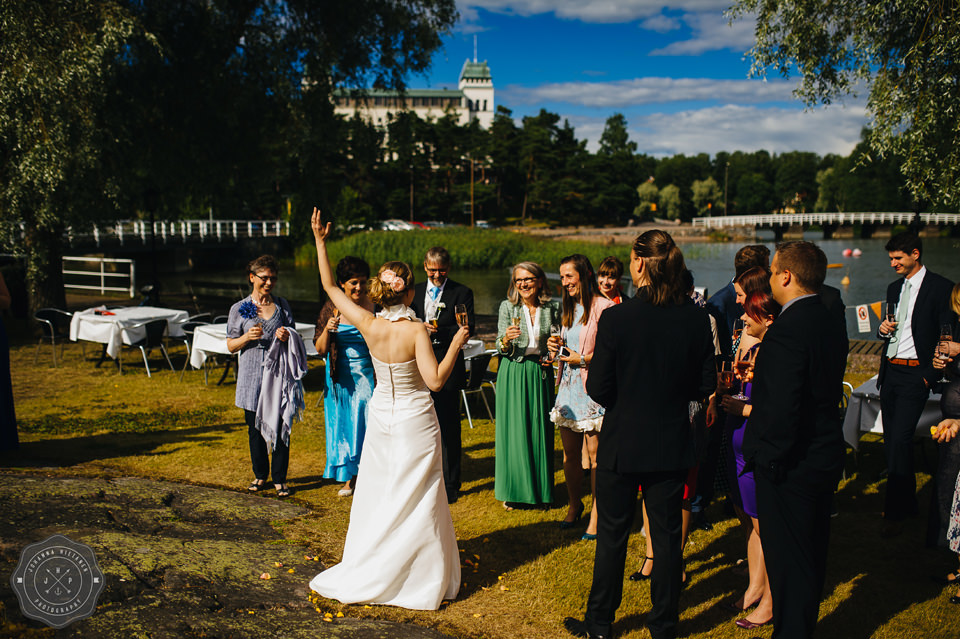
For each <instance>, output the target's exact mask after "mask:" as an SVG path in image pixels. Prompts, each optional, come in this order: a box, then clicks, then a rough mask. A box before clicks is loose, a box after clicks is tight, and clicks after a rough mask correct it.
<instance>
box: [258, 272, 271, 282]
mask: <svg viewBox="0 0 960 639" xmlns="http://www.w3.org/2000/svg"><path fill="white" fill-rule="evenodd" d="M253 275H254V276H255V277H259V278H260V281H262V282H276V281H277V276H276V275H260V274H259V273H254V274H253Z"/></svg>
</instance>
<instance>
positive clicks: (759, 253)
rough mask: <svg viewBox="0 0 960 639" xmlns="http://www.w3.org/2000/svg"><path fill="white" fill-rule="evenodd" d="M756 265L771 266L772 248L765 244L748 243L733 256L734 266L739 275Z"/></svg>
mask: <svg viewBox="0 0 960 639" xmlns="http://www.w3.org/2000/svg"><path fill="white" fill-rule="evenodd" d="M754 266H762V267H763V268H769V267H770V249H768V248H767V247H766V246H764V245H763V244H748V245H747V246H744V247H743V248H742V249H740V250H739V251H737V256H736V257H734V258H733V268H734V270H735V271H736V274H737V275H740V274H741V273H743V272H744V271H746V270H749V269H751V268H753V267H754Z"/></svg>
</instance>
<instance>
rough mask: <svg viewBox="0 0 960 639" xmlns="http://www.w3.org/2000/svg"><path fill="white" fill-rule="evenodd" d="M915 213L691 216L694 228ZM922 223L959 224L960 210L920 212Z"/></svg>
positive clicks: (842, 221)
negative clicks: (954, 211) (951, 211)
mask: <svg viewBox="0 0 960 639" xmlns="http://www.w3.org/2000/svg"><path fill="white" fill-rule="evenodd" d="M915 215H916V214H915V213H913V212H909V211H899V212H854V213H839V212H834V213H766V214H760V215H727V216H721V217H698V218H694V219H693V226H694V227H696V228H730V227H735V226H790V225H794V224H800V225H810V224H838V225H848V224H857V223H859V224H909V223H910V222H912V221H913V218H914V216H915ZM920 219H921V220H922V221H923V223H924V224H933V225H939V224H949V225H955V224H960V213H921V214H920Z"/></svg>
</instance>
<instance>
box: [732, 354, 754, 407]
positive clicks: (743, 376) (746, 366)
mask: <svg viewBox="0 0 960 639" xmlns="http://www.w3.org/2000/svg"><path fill="white" fill-rule="evenodd" d="M756 355H757V349H755V348H751V349H750V350H748V351H746V352H744V353H742V354H741V355H740V357H739V358H738V359H737V361H736V362H734V364H733V367H734V371H735V373H736V376H737V378H738V379H739V380H740V392H739V393H737V394H736V395H734V396H733V399H738V400H740V401H741V402H745V401H747V400H748V399H750V398H749V397H747V396H746V395H744V394H743V390H744V387H745V386H746V384H747V382H749V381H751V380H753V362H754V359H755V358H756Z"/></svg>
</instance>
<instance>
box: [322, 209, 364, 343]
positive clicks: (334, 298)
mask: <svg viewBox="0 0 960 639" xmlns="http://www.w3.org/2000/svg"><path fill="white" fill-rule="evenodd" d="M310 227H311V228H312V229H313V239H314V240H316V242H317V262H318V266H319V268H320V281H321V282H322V283H323V290H324V291H325V292H326V294H327V295H328V296H329V297H330V301H331V302H333V305H334V306H336V307H337V308H338V309H340V312H341V313H342V314H343V317H344V319H346V320H347V321H348V322H350V323H351V324H353V325H354V326H356V327H357V328H358V329H360V332H361V333H363V332H364V331H365V330H366V328H367V325H368V324H369V323H370V322H371V321H372V320H373V313H371V312H370V311H368V310H367V309H365V308H363V307H362V306H359V305H357V304H355V303H354V301H353V300H352V299H350V298H349V297H348V296H347V294H346V293H344V292H343V291H342V290H341V289H340V287H339V286H337V281H336V278H335V277H334V276H333V269H331V268H330V258H329V257H328V256H327V237H329V236H330V230H331V225H330V222H327V223H326V224H324V223H323V220H322V219H321V215H320V209H318V208H317V207H313V216H312V218H311V220H310Z"/></svg>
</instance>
